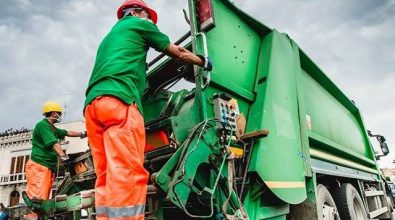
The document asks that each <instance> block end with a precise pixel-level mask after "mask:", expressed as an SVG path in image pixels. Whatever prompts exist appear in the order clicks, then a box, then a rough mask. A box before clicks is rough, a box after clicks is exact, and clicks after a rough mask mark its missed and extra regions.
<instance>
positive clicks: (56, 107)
mask: <svg viewBox="0 0 395 220" xmlns="http://www.w3.org/2000/svg"><path fill="white" fill-rule="evenodd" d="M48 112H63V107H62V106H61V105H60V104H59V103H58V102H54V101H48V102H46V103H45V104H44V105H43V114H44V113H48Z"/></svg>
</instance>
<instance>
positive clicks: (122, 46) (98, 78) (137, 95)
mask: <svg viewBox="0 0 395 220" xmlns="http://www.w3.org/2000/svg"><path fill="white" fill-rule="evenodd" d="M117 17H118V19H119V21H118V22H117V23H116V24H115V25H114V26H113V27H112V29H111V31H110V32H109V33H108V34H107V36H106V37H105V38H104V39H103V41H102V42H101V44H100V46H99V49H98V51H97V55H96V61H95V65H94V68H93V71H92V74H91V77H90V80H89V84H88V88H87V90H86V100H85V108H84V115H85V119H86V127H87V131H88V140H89V145H90V147H91V150H92V156H93V160H94V165H95V170H96V176H97V179H96V185H95V206H96V218H97V219H144V207H145V202H146V191H147V181H148V178H149V173H148V172H147V171H146V170H145V169H144V166H143V163H144V148H145V128H144V120H143V117H142V113H143V109H142V105H141V97H142V94H143V92H144V89H145V88H146V86H147V85H146V84H147V83H146V57H147V51H148V49H149V48H150V47H152V48H154V49H155V50H157V51H160V52H163V53H165V54H166V55H169V56H171V57H174V58H176V59H178V60H179V61H181V62H183V63H186V64H195V65H199V66H201V67H202V68H203V69H205V70H207V71H211V68H212V65H211V62H210V60H209V59H208V58H207V57H203V56H196V55H194V54H193V53H191V52H190V51H188V50H186V49H184V48H182V47H178V46H176V45H174V44H171V43H170V40H169V38H168V37H167V36H166V35H165V34H163V33H162V32H160V31H159V29H158V27H157V26H156V22H157V14H156V12H155V11H154V10H153V9H151V8H150V7H148V6H147V5H146V4H145V3H144V2H143V1H141V0H127V1H125V2H124V3H123V4H122V5H121V6H120V8H119V9H118V12H117Z"/></svg>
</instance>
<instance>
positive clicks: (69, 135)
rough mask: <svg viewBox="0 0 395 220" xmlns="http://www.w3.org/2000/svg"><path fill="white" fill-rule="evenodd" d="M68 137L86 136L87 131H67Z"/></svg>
mask: <svg viewBox="0 0 395 220" xmlns="http://www.w3.org/2000/svg"><path fill="white" fill-rule="evenodd" d="M66 136H67V137H80V138H85V137H86V131H83V132H79V131H67V135H66Z"/></svg>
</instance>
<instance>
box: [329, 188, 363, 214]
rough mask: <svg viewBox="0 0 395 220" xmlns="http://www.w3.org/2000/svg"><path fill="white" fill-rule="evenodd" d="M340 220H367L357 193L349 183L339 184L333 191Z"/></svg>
mask: <svg viewBox="0 0 395 220" xmlns="http://www.w3.org/2000/svg"><path fill="white" fill-rule="evenodd" d="M333 197H334V198H335V202H336V205H337V207H338V211H339V214H340V218H341V219H342V220H367V219H368V215H367V213H366V210H365V206H364V204H363V202H362V199H361V196H360V195H359V193H358V191H357V190H356V189H355V188H354V186H353V185H351V184H350V183H343V184H341V187H340V188H337V189H335V190H334V191H333Z"/></svg>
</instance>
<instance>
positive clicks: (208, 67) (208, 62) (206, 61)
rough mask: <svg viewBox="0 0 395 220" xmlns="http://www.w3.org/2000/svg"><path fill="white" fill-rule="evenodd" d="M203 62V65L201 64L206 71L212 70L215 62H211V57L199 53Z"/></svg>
mask: <svg viewBox="0 0 395 220" xmlns="http://www.w3.org/2000/svg"><path fill="white" fill-rule="evenodd" d="M197 56H198V57H199V58H200V59H201V60H202V62H203V65H202V66H201V67H202V68H203V69H204V70H205V71H209V72H210V71H211V70H212V69H213V64H212V63H211V60H210V58H208V57H204V56H202V55H197Z"/></svg>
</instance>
